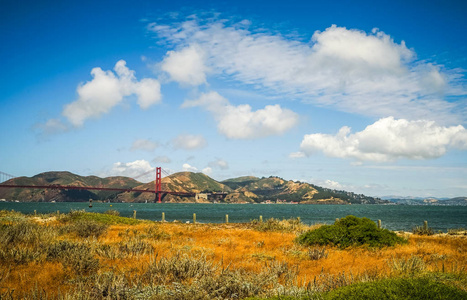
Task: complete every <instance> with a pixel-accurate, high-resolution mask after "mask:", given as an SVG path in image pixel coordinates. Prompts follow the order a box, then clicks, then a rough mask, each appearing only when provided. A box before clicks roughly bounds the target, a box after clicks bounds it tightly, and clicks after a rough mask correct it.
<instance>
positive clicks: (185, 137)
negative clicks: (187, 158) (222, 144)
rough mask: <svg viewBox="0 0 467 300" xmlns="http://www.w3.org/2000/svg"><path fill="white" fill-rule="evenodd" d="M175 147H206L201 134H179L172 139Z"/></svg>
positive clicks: (187, 148)
mask: <svg viewBox="0 0 467 300" xmlns="http://www.w3.org/2000/svg"><path fill="white" fill-rule="evenodd" d="M172 145H173V147H174V148H175V149H184V150H195V149H201V148H204V147H206V145H207V142H206V139H205V138H204V137H203V136H202V135H192V134H181V135H179V136H177V137H176V138H174V139H173V140H172Z"/></svg>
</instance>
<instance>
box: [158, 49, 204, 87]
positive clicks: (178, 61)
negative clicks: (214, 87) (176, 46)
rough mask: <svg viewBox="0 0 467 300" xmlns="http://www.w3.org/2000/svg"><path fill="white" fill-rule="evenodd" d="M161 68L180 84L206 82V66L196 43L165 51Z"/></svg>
mask: <svg viewBox="0 0 467 300" xmlns="http://www.w3.org/2000/svg"><path fill="white" fill-rule="evenodd" d="M161 69H162V70H163V71H165V72H167V73H169V75H170V77H171V78H172V80H175V81H177V82H178V83H181V84H185V85H195V86H196V85H200V84H203V83H206V71H207V68H206V66H205V64H204V59H203V51H202V49H201V48H200V47H198V46H196V45H190V46H188V47H186V48H184V49H182V50H180V51H169V52H167V56H166V57H165V58H164V61H163V62H162V65H161Z"/></svg>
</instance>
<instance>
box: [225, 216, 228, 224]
mask: <svg viewBox="0 0 467 300" xmlns="http://www.w3.org/2000/svg"><path fill="white" fill-rule="evenodd" d="M225 223H229V215H225Z"/></svg>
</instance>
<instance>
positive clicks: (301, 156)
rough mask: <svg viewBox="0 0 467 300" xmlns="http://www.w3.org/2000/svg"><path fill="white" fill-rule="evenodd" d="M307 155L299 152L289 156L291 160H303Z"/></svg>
mask: <svg viewBox="0 0 467 300" xmlns="http://www.w3.org/2000/svg"><path fill="white" fill-rule="evenodd" d="M305 156H306V155H305V153H303V152H301V151H298V152H292V153H290V154H289V158H303V157H305Z"/></svg>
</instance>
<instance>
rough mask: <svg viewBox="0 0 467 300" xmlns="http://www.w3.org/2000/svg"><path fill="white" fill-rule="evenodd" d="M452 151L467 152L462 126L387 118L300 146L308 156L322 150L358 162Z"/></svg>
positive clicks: (317, 136) (311, 137)
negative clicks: (452, 149)
mask: <svg viewBox="0 0 467 300" xmlns="http://www.w3.org/2000/svg"><path fill="white" fill-rule="evenodd" d="M449 148H457V149H461V150H467V130H466V129H465V128H464V127H463V126H461V125H458V126H451V127H444V126H440V125H438V124H436V123H435V122H433V121H425V120H418V121H408V120H405V119H394V118H393V117H387V118H383V119H380V120H378V121H377V122H375V123H374V124H371V125H369V126H367V127H366V128H365V129H364V130H362V131H360V132H356V133H351V129H350V128H349V127H346V126H344V127H342V128H341V129H340V130H339V132H338V133H337V134H336V135H331V134H321V133H316V134H308V135H305V136H304V138H303V140H302V143H301V145H300V150H301V151H302V152H303V153H305V154H306V155H312V154H313V153H314V152H317V151H321V152H323V153H324V154H325V155H327V156H330V157H340V158H352V159H355V160H358V161H376V162H384V161H392V160H396V159H401V158H406V159H433V158H438V157H441V156H443V155H444V154H445V153H446V152H447V150H448V149H449Z"/></svg>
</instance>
